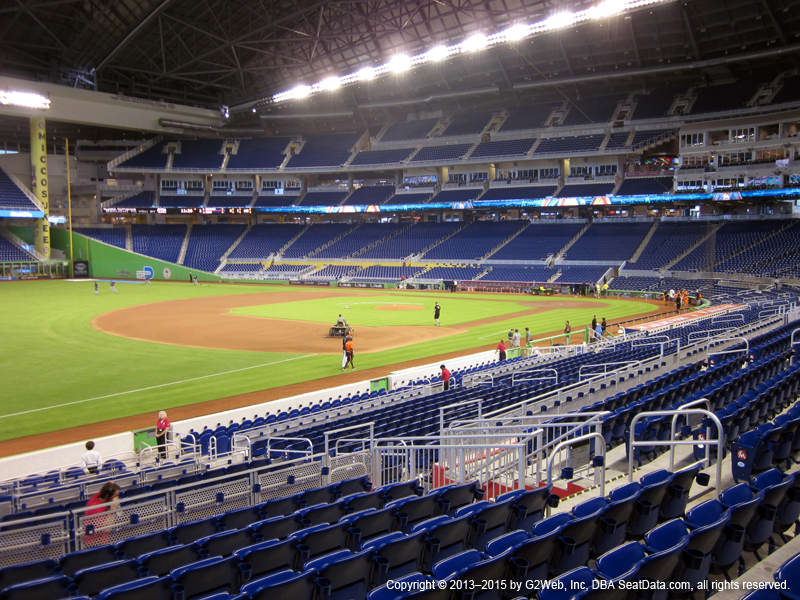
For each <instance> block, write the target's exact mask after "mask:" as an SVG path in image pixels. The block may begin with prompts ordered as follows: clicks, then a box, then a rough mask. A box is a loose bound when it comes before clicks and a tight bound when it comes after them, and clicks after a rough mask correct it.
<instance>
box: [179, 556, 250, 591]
mask: <svg viewBox="0 0 800 600" xmlns="http://www.w3.org/2000/svg"><path fill="white" fill-rule="evenodd" d="M169 576H170V579H172V583H173V585H172V591H173V593H174V594H175V595H176V596H177V597H178V598H181V599H182V600H192V599H193V598H198V597H200V596H203V595H207V594H210V593H212V592H234V591H236V590H238V589H239V587H240V584H241V577H240V575H239V569H238V567H237V561H236V559H235V558H234V557H229V558H222V557H221V556H214V557H212V558H206V559H203V560H200V561H198V562H195V563H191V564H188V565H185V566H183V567H178V568H177V569H174V570H173V571H172V572H170V574H169Z"/></svg>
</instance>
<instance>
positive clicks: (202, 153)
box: [172, 140, 224, 170]
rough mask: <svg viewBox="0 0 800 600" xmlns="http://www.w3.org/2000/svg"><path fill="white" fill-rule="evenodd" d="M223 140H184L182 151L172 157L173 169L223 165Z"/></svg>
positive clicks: (216, 167) (214, 167) (214, 168)
mask: <svg viewBox="0 0 800 600" xmlns="http://www.w3.org/2000/svg"><path fill="white" fill-rule="evenodd" d="M222 145H223V141H222V140H183V141H182V142H181V152H180V154H178V153H176V154H175V156H174V157H173V159H172V168H173V169H213V170H217V169H220V168H221V167H222V160H223V158H224V155H223V154H220V150H222Z"/></svg>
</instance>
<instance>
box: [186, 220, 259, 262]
mask: <svg viewBox="0 0 800 600" xmlns="http://www.w3.org/2000/svg"><path fill="white" fill-rule="evenodd" d="M244 229H245V226H244V225H228V224H226V225H220V224H217V225H194V226H193V227H192V231H191V234H190V235H189V243H188V245H187V246H186V257H185V258H184V261H183V264H184V265H186V266H187V267H189V268H193V269H202V270H204V271H214V270H215V269H216V268H217V267H218V266H219V261H220V257H221V256H222V255H223V253H224V252H225V251H226V250H227V249H228V248H230V247H231V244H233V242H234V241H236V238H238V237H239V236H240V235H241V234H242V232H243V231H244Z"/></svg>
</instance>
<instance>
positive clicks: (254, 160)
mask: <svg viewBox="0 0 800 600" xmlns="http://www.w3.org/2000/svg"><path fill="white" fill-rule="evenodd" d="M291 139H292V138H288V137H275V138H254V139H250V140H241V141H240V142H239V148H238V149H237V152H236V154H231V157H230V158H229V159H228V165H227V167H226V168H225V170H226V171H239V170H251V169H277V168H278V167H280V166H281V163H282V162H283V160H284V158H285V157H286V155H285V154H284V153H283V151H284V150H285V149H286V147H287V146H288V145H289V142H290V141H291Z"/></svg>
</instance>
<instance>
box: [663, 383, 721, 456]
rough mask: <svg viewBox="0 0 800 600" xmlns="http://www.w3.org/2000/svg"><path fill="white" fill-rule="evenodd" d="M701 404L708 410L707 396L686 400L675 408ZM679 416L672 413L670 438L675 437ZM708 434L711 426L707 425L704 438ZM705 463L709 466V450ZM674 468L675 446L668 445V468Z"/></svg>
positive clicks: (708, 435) (681, 408)
mask: <svg viewBox="0 0 800 600" xmlns="http://www.w3.org/2000/svg"><path fill="white" fill-rule="evenodd" d="M701 404H702V405H704V406H705V407H706V408H705V409H706V410H708V411H710V410H711V401H710V400H709V399H708V398H699V399H697V400H693V401H692V402H687V403H686V404H681V405H680V406H679V407H678V408H677V410H684V409H687V408H692V407H695V406H700V405H701ZM679 416H680V415H673V416H672V426H671V427H670V435H669V439H671V440H674V439H675V425H676V424H677V422H678V417H679ZM710 436H711V428H710V427H707V428H706V439H707V438H708V437H710ZM706 463H707V464H706V466H707V467H710V466H711V453H710V452H709V453H708V457H707V461H706ZM674 468H675V446H670V447H669V470H670V471H672V470H673V469H674Z"/></svg>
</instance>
